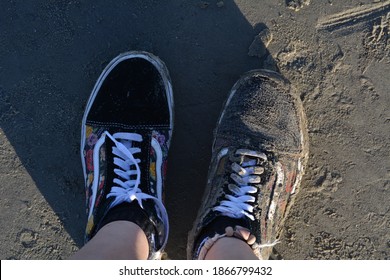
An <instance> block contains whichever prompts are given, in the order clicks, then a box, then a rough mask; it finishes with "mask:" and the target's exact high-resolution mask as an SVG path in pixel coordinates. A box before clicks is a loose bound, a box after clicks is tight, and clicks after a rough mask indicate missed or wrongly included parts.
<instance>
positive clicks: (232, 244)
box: [205, 237, 258, 260]
mask: <svg viewBox="0 0 390 280" xmlns="http://www.w3.org/2000/svg"><path fill="white" fill-rule="evenodd" d="M205 259H206V260H258V258H257V257H256V256H255V254H253V251H252V249H251V248H250V247H249V246H248V244H247V243H245V242H244V241H242V240H241V239H238V238H234V237H223V238H221V239H219V240H217V242H215V244H214V245H213V246H212V247H211V248H210V250H209V251H208V252H207V254H206V257H205Z"/></svg>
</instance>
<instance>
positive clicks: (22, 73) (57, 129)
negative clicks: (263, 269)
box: [0, 0, 390, 259]
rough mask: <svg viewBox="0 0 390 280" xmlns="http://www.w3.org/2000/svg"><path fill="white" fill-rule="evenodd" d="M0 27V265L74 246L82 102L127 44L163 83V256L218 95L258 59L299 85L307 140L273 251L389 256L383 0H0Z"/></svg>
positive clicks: (79, 208)
mask: <svg viewBox="0 0 390 280" xmlns="http://www.w3.org/2000/svg"><path fill="white" fill-rule="evenodd" d="M165 2H169V4H167V3H165ZM0 26H1V27H0V191H1V195H0V244H1V245H0V246H1V247H0V248H1V249H0V258H1V259H64V258H67V257H69V256H70V255H71V254H72V252H74V251H75V250H77V249H78V248H79V247H80V246H82V243H83V232H84V225H85V220H86V219H85V209H84V191H83V179H82V171H81V164H80V155H79V140H80V139H79V137H80V122H81V117H82V114H83V108H84V106H85V102H86V100H87V98H88V96H89V93H90V91H91V90H92V87H93V85H94V83H95V80H96V79H97V77H98V76H99V74H100V72H101V70H102V69H103V68H104V66H105V65H106V64H107V63H108V62H109V61H110V60H111V59H112V58H113V57H114V56H116V55H117V54H118V53H120V52H123V51H127V50H133V49H142V50H146V51H151V52H153V53H154V54H156V55H158V56H160V57H161V58H162V59H163V60H164V61H165V62H166V64H167V66H168V68H169V70H170V73H171V76H172V80H173V86H174V97H175V105H176V108H175V110H176V111H175V112H176V120H175V134H174V139H173V145H172V149H171V153H170V159H169V171H168V184H167V190H166V205H167V209H168V212H169V213H170V221H171V235H170V239H169V244H168V247H167V252H168V255H169V257H170V258H172V259H184V258H185V246H186V236H187V231H188V230H189V229H190V227H191V224H192V220H193V218H194V217H195V214H196V211H197V207H198V205H199V202H200V199H201V196H202V193H203V189H204V187H205V182H206V175H207V169H208V164H209V160H210V148H211V142H212V131H213V128H214V125H215V123H216V120H217V117H218V115H219V112H220V109H221V106H222V104H223V101H224V99H225V97H226V95H227V93H228V91H229V89H230V87H231V86H232V85H233V84H234V82H235V81H236V80H237V79H238V77H239V76H240V74H242V73H244V72H245V71H248V70H251V69H254V68H261V67H266V68H271V69H275V68H279V69H280V71H281V73H282V74H283V75H284V76H285V77H286V78H288V79H289V80H290V81H291V82H292V84H294V85H295V87H296V88H297V89H298V90H299V92H300V94H301V99H302V100H303V103H304V107H305V111H306V115H307V118H308V126H309V136H310V158H309V165H308V169H307V174H306V175H305V177H304V181H303V184H302V188H301V191H300V192H299V194H298V196H297V200H296V201H295V205H294V208H293V209H292V211H291V212H290V216H289V218H288V219H287V221H286V224H285V228H284V231H283V234H282V237H281V241H282V242H281V243H280V244H278V245H277V246H276V247H275V252H274V255H273V258H276V259H278V258H283V259H389V258H390V212H389V207H390V203H389V200H390V184H389V179H390V156H389V143H390V141H389V140H390V139H389V136H390V130H389V128H390V111H389V105H390V94H389V88H390V44H389V43H390V37H389V28H390V1H387V0H386V1H378V0H361V1H352V0H345V1H336V0H311V1H310V0H285V1H284V0H264V1H257V0H239V1H226V0H225V1H144V0H142V1H141V0H140V1H103V0H95V1H79V0H67V1H63V0H61V1H44V0H39V1H23V2H20V1H19V2H17V1H7V3H4V4H2V9H1V10H0Z"/></svg>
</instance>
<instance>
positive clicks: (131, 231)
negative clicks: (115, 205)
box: [71, 221, 149, 260]
mask: <svg viewBox="0 0 390 280" xmlns="http://www.w3.org/2000/svg"><path fill="white" fill-rule="evenodd" d="M148 255H149V244H148V240H147V239H146V236H145V233H144V232H143V231H142V229H141V228H140V227H139V226H138V225H136V224H134V223H132V222H128V221H115V222H112V223H109V224H107V225H105V226H104V227H102V228H101V229H100V230H99V231H98V232H97V233H96V235H95V236H94V237H93V238H92V239H91V240H90V241H89V242H88V243H87V244H86V245H85V246H84V247H83V248H81V249H80V251H78V252H77V253H76V254H74V255H73V256H72V257H71V259H73V260H92V259H95V260H99V259H106V260H107V259H111V260H121V259H125V260H146V259H147V258H148Z"/></svg>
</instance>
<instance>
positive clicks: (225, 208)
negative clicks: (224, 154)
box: [214, 149, 267, 221]
mask: <svg viewBox="0 0 390 280" xmlns="http://www.w3.org/2000/svg"><path fill="white" fill-rule="evenodd" d="M236 155H240V156H250V157H253V158H254V159H252V160H248V161H244V162H243V163H242V164H241V165H240V164H238V163H237V162H233V163H232V165H231V166H232V169H233V171H234V172H235V173H232V174H230V178H232V179H233V181H234V182H235V183H236V184H229V185H228V188H229V190H230V191H231V192H232V193H233V195H230V194H227V195H226V196H225V199H224V200H222V201H221V202H220V205H218V206H216V207H214V210H215V211H218V212H221V213H222V214H223V215H224V216H228V217H231V218H242V217H244V216H246V217H248V218H249V219H251V220H252V221H253V220H254V219H255V218H254V217H253V215H252V213H253V206H252V205H250V203H253V202H255V197H254V195H253V194H255V193H257V191H258V190H257V188H256V187H254V186H251V185H249V184H258V183H260V182H261V178H260V176H259V175H260V174H262V173H263V172H264V169H263V168H262V167H261V166H258V165H257V158H260V159H262V160H265V161H266V160H267V156H266V155H265V154H263V153H259V152H255V151H250V150H244V149H239V150H237V151H236Z"/></svg>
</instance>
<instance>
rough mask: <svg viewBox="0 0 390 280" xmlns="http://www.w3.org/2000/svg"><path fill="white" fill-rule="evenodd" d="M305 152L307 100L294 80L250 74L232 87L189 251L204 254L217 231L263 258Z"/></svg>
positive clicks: (194, 256) (290, 196)
mask: <svg viewBox="0 0 390 280" xmlns="http://www.w3.org/2000/svg"><path fill="white" fill-rule="evenodd" d="M307 156H308V142H307V132H306V120H305V116H304V112H303V107H302V104H301V102H300V100H299V98H298V97H297V96H296V94H295V93H294V91H293V90H292V88H291V86H290V84H289V83H288V82H287V81H286V80H285V79H284V78H282V77H281V76H280V75H279V74H277V73H275V72H271V71H267V70H255V71H251V72H248V73H246V74H245V75H244V76H243V77H241V79H239V80H238V81H237V82H236V84H235V85H234V86H233V88H232V90H231V92H230V95H229V97H228V99H227V101H226V104H225V107H224V109H223V111H222V113H221V116H220V119H219V121H218V124H217V128H216V131H215V139H214V144H213V149H212V159H211V164H210V169H209V175H208V182H207V187H206V191H205V194H204V198H203V200H202V201H203V203H202V206H201V208H200V210H199V213H198V217H197V220H196V222H195V224H194V228H193V229H192V231H191V232H190V233H189V238H188V246H187V255H188V258H189V259H204V257H205V255H206V253H207V251H208V249H209V248H210V247H211V246H212V245H213V244H214V243H215V242H216V241H217V240H218V239H219V238H221V237H224V236H235V237H237V238H240V239H242V240H244V241H245V242H247V243H248V245H249V246H251V248H252V249H253V252H254V253H255V255H256V256H257V257H258V258H259V259H268V258H269V256H270V253H271V251H272V247H273V246H274V245H275V244H276V243H278V237H279V234H280V231H281V229H282V225H283V222H284V219H285V217H286V215H287V212H288V211H287V210H288V209H289V208H290V207H291V205H292V203H293V199H294V197H295V194H296V193H297V190H298V187H299V185H300V182H301V178H302V175H303V172H304V167H305V165H306V161H307Z"/></svg>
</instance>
